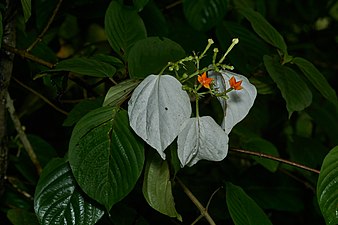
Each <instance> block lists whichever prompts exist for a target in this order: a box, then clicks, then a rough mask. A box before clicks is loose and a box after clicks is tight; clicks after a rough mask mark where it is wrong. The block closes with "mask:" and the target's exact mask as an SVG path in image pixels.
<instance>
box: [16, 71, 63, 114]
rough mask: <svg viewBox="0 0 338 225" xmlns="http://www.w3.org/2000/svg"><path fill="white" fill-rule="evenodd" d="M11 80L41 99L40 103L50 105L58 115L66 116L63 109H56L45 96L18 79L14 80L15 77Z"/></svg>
mask: <svg viewBox="0 0 338 225" xmlns="http://www.w3.org/2000/svg"><path fill="white" fill-rule="evenodd" d="M13 80H15V82H17V83H18V84H20V85H21V86H22V87H24V88H25V89H27V90H28V91H30V92H32V93H33V94H35V95H36V96H38V97H39V98H41V99H42V101H44V102H45V103H47V104H48V105H50V106H51V107H52V108H54V109H55V110H56V111H59V112H60V113H62V114H64V115H66V116H67V115H68V112H66V111H64V110H63V109H60V108H59V107H57V106H56V105H54V104H53V103H52V102H51V101H49V100H48V99H47V98H46V97H45V96H43V95H42V94H40V93H39V92H37V91H35V90H34V89H32V88H30V87H28V86H27V85H25V84H24V83H22V82H21V81H19V80H18V79H16V78H15V77H13Z"/></svg>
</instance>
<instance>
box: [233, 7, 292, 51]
mask: <svg viewBox="0 0 338 225" xmlns="http://www.w3.org/2000/svg"><path fill="white" fill-rule="evenodd" d="M239 12H240V13H241V14H242V15H243V16H244V17H245V18H246V19H247V20H249V22H250V23H251V26H252V28H253V29H254V31H255V32H256V33H257V34H258V35H259V36H260V37H261V38H262V39H263V40H265V41H266V42H267V43H269V44H271V45H272V46H274V47H276V48H278V49H280V50H281V51H282V53H283V55H284V57H287V56H288V52H287V46H286V44H285V41H284V38H283V36H282V35H281V34H280V33H279V32H278V31H277V30H276V29H275V28H274V27H273V26H272V25H271V24H270V23H269V22H268V21H267V20H266V19H265V18H264V17H263V16H262V15H261V14H260V13H258V12H256V11H254V10H253V9H251V8H239Z"/></svg>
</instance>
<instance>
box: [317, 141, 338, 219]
mask: <svg viewBox="0 0 338 225" xmlns="http://www.w3.org/2000/svg"><path fill="white" fill-rule="evenodd" d="M317 199H318V204H319V207H320V210H321V211H322V213H323V216H324V219H325V221H326V224H327V225H335V224H338V214H337V212H338V146H336V147H334V148H333V149H332V150H331V151H330V152H329V154H327V156H326V157H325V159H324V161H323V164H322V167H321V169H320V174H319V177H318V182H317Z"/></svg>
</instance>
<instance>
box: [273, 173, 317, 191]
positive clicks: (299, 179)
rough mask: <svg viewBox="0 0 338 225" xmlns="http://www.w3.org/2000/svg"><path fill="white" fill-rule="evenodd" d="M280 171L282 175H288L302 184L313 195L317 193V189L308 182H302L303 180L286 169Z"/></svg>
mask: <svg viewBox="0 0 338 225" xmlns="http://www.w3.org/2000/svg"><path fill="white" fill-rule="evenodd" d="M279 171H281V172H282V173H284V174H286V175H287V176H289V177H291V178H292V179H294V180H296V181H298V182H300V183H302V184H303V185H304V186H305V187H306V188H308V189H310V190H311V191H312V192H313V193H316V189H315V188H314V187H313V186H312V185H311V184H310V183H308V182H306V181H304V180H302V179H301V178H299V177H297V176H295V175H293V174H292V173H289V172H288V171H287V170H285V169H279Z"/></svg>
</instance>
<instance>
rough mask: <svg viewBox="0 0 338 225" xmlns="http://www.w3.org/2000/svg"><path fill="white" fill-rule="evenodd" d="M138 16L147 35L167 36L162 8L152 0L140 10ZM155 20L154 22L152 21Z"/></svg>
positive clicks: (167, 30) (167, 27) (167, 26)
mask: <svg viewBox="0 0 338 225" xmlns="http://www.w3.org/2000/svg"><path fill="white" fill-rule="evenodd" d="M140 16H141V17H142V19H143V22H144V24H145V26H146V29H147V34H148V37H151V36H160V37H168V32H169V25H168V23H167V21H166V18H165V16H164V15H163V12H162V10H161V9H160V8H159V7H158V6H157V4H156V3H155V2H154V1H150V2H149V3H148V4H147V5H146V6H145V7H144V9H143V10H142V11H141V12H140ZM154 21H156V23H154Z"/></svg>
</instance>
